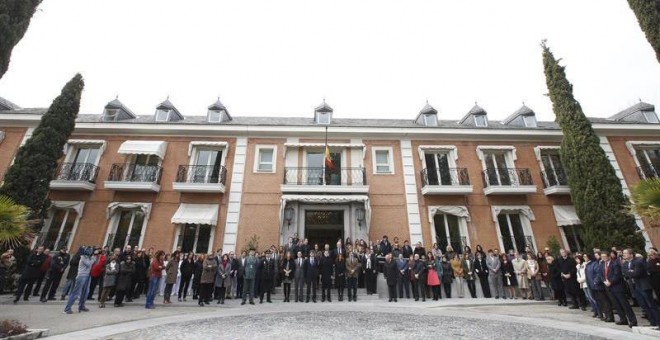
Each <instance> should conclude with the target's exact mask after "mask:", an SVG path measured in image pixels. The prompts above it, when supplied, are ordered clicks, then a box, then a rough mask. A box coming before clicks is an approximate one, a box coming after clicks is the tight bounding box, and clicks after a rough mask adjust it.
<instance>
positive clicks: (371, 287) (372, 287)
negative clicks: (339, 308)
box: [365, 269, 378, 294]
mask: <svg viewBox="0 0 660 340" xmlns="http://www.w3.org/2000/svg"><path fill="white" fill-rule="evenodd" d="M365 275H366V279H365V281H366V284H367V294H375V293H376V276H377V275H378V274H377V273H376V272H375V271H374V270H373V269H371V270H369V269H368V270H367V271H366V273H365Z"/></svg>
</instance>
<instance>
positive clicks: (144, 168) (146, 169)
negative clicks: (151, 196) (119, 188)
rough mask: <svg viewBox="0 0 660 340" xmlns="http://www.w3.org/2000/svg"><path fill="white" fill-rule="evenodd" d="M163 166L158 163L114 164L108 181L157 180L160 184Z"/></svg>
mask: <svg viewBox="0 0 660 340" xmlns="http://www.w3.org/2000/svg"><path fill="white" fill-rule="evenodd" d="M162 172H163V168H162V167H160V166H158V165H140V164H131V163H122V164H113V165H112V168H110V175H109V176H108V181H117V182H155V183H156V184H160V177H161V175H162Z"/></svg>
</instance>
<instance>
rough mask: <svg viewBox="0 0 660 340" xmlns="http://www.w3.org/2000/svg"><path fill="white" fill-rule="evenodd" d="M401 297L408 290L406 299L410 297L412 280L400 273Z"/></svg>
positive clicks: (401, 297) (400, 297)
mask: <svg viewBox="0 0 660 340" xmlns="http://www.w3.org/2000/svg"><path fill="white" fill-rule="evenodd" d="M398 283H399V299H403V292H404V291H405V292H406V299H410V280H408V277H407V276H403V275H399V282H398Z"/></svg>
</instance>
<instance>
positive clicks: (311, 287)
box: [305, 250, 319, 303]
mask: <svg viewBox="0 0 660 340" xmlns="http://www.w3.org/2000/svg"><path fill="white" fill-rule="evenodd" d="M315 256H316V252H315V251H314V250H312V251H310V252H309V257H308V258H307V259H306V260H305V282H306V284H307V299H306V300H305V302H309V297H310V293H311V296H312V301H314V303H316V289H317V288H318V277H319V262H318V260H317V259H316V257H315Z"/></svg>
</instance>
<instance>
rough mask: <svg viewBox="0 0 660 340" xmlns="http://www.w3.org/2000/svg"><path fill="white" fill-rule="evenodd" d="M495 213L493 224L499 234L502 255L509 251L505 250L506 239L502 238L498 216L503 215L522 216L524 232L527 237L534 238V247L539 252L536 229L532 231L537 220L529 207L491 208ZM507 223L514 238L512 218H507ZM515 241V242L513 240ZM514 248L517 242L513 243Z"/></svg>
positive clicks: (521, 221) (521, 222)
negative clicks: (535, 234) (533, 222)
mask: <svg viewBox="0 0 660 340" xmlns="http://www.w3.org/2000/svg"><path fill="white" fill-rule="evenodd" d="M491 209H492V213H493V222H494V223H495V231H496V233H497V240H498V242H499V246H500V250H501V251H502V253H506V252H507V251H508V249H504V239H503V238H502V231H501V229H500V228H501V226H500V222H499V219H498V216H499V215H501V214H507V215H508V214H518V216H520V224H521V225H522V228H523V232H524V235H525V236H528V235H529V236H531V237H532V245H533V247H534V250H535V251H539V248H538V246H537V244H536V236H534V229H532V221H533V220H534V219H535V217H534V215H533V212H532V209H531V208H530V207H529V206H491ZM530 216H531V217H530ZM507 221H508V223H509V225H508V226H507V227H508V228H509V234H510V235H511V237H515V236H513V228H512V227H511V221H510V217H508V216H507ZM512 241H513V240H512ZM513 244H514V247H515V246H516V245H515V242H513ZM518 251H519V252H522V251H525V250H524V249H522V250H518Z"/></svg>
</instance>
